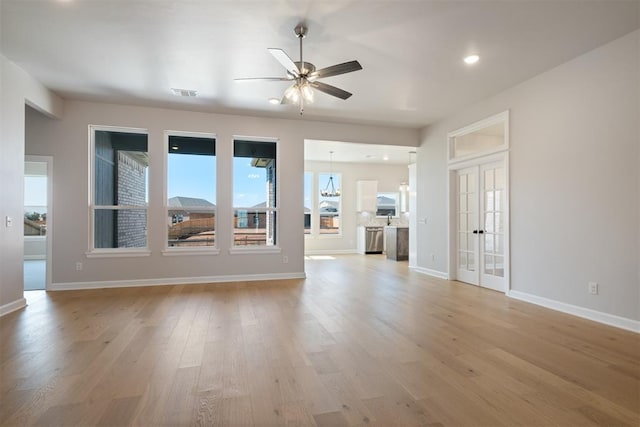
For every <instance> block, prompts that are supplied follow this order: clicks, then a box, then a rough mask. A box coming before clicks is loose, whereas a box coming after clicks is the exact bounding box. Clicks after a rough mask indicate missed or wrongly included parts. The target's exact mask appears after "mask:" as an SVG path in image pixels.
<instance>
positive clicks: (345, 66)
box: [309, 61, 362, 81]
mask: <svg viewBox="0 0 640 427" xmlns="http://www.w3.org/2000/svg"><path fill="white" fill-rule="evenodd" d="M358 70H362V65H360V63H359V62H358V61H349V62H345V63H342V64H336V65H332V66H330V67H326V68H322V69H320V70H317V71H314V72H313V73H311V74H309V80H311V81H313V80H317V79H320V78H323V77H331V76H337V75H339V74H345V73H351V72H353V71H358Z"/></svg>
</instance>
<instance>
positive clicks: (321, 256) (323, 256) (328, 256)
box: [304, 255, 336, 260]
mask: <svg viewBox="0 0 640 427" xmlns="http://www.w3.org/2000/svg"><path fill="white" fill-rule="evenodd" d="M304 259H313V260H327V259H336V257H333V256H331V255H307V256H305V257H304Z"/></svg>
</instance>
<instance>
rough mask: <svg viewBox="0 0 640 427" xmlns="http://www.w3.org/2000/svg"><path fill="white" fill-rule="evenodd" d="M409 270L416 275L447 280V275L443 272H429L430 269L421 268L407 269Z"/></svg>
mask: <svg viewBox="0 0 640 427" xmlns="http://www.w3.org/2000/svg"><path fill="white" fill-rule="evenodd" d="M409 270H413V271H415V272H416V273H421V274H426V275H427V276H433V277H437V278H438V279H444V280H449V274H448V273H445V272H444V271H438V270H431V269H430V268H423V267H409Z"/></svg>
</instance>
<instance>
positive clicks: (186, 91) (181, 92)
mask: <svg viewBox="0 0 640 427" xmlns="http://www.w3.org/2000/svg"><path fill="white" fill-rule="evenodd" d="M171 92H173V94H174V95H176V96H191V97H194V96H198V92H196V91H195V90H192V89H176V88H174V87H172V88H171Z"/></svg>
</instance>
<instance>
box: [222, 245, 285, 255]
mask: <svg viewBox="0 0 640 427" xmlns="http://www.w3.org/2000/svg"><path fill="white" fill-rule="evenodd" d="M281 252H282V249H280V248H279V247H277V246H267V247H264V246H263V247H257V248H237V247H236V248H231V249H229V253H230V254H231V255H256V254H279V253H281Z"/></svg>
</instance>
